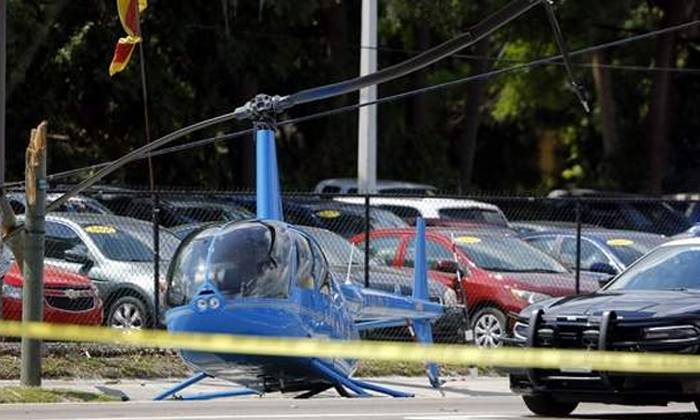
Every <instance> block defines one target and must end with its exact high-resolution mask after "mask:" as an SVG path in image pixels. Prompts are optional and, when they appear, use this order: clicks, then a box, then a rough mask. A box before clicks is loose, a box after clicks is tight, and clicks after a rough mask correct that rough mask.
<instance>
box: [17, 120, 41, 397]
mask: <svg viewBox="0 0 700 420" xmlns="http://www.w3.org/2000/svg"><path fill="white" fill-rule="evenodd" d="M46 125H47V124H46V122H45V121H44V122H42V123H41V124H39V126H38V127H37V128H35V129H33V130H32V136H31V139H30V140H29V147H28V148H27V155H26V175H25V176H26V185H27V188H26V196H27V211H26V217H25V240H24V241H25V245H24V246H25V249H24V270H23V274H24V287H23V291H22V321H24V322H41V321H42V319H43V304H42V302H43V301H44V298H43V295H44V245H45V243H44V239H45V231H46V187H47V184H46ZM20 381H21V384H22V386H41V341H40V340H35V339H30V338H27V337H22V371H21V373H20Z"/></svg>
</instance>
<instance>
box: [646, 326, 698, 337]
mask: <svg viewBox="0 0 700 420" xmlns="http://www.w3.org/2000/svg"><path fill="white" fill-rule="evenodd" d="M698 332H699V331H698V328H697V327H696V326H694V325H677V326H672V327H651V328H645V329H644V338H643V339H644V341H665V340H692V339H697V338H698V337H699V334H698Z"/></svg>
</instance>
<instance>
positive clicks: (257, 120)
mask: <svg viewBox="0 0 700 420" xmlns="http://www.w3.org/2000/svg"><path fill="white" fill-rule="evenodd" d="M287 98H288V97H287V96H285V97H281V96H278V95H275V96H270V95H265V94H259V95H257V96H256V97H255V98H253V99H252V100H250V101H249V102H248V103H247V104H245V105H244V106H243V107H241V108H238V109H236V112H235V114H236V118H238V119H241V120H242V119H250V120H252V121H253V123H254V124H255V127H256V128H257V129H274V128H275V126H276V125H277V114H278V113H279V112H281V111H283V110H284V109H286V108H288V107H289V106H288V104H287V102H288V100H287Z"/></svg>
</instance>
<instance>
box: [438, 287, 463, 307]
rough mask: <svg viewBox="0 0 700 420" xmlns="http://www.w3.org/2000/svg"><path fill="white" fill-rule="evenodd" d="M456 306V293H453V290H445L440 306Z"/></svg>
mask: <svg viewBox="0 0 700 420" xmlns="http://www.w3.org/2000/svg"><path fill="white" fill-rule="evenodd" d="M458 304H459V302H457V293H455V291H454V290H452V289H450V288H449V287H448V288H447V290H445V293H444V294H443V295H442V305H443V306H457V305H458Z"/></svg>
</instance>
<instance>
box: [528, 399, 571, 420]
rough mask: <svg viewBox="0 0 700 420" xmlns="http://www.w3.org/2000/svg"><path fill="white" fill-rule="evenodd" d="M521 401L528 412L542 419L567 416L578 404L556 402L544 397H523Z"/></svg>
mask: <svg viewBox="0 0 700 420" xmlns="http://www.w3.org/2000/svg"><path fill="white" fill-rule="evenodd" d="M523 401H525V405H526V406H527V408H528V409H529V410H530V411H532V412H533V413H535V414H537V415H538V416H544V417H562V416H568V415H569V414H571V412H572V411H574V410H575V409H576V407H577V406H578V403H575V402H564V401H557V400H555V399H554V398H552V397H550V396H545V395H524V396H523Z"/></svg>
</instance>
